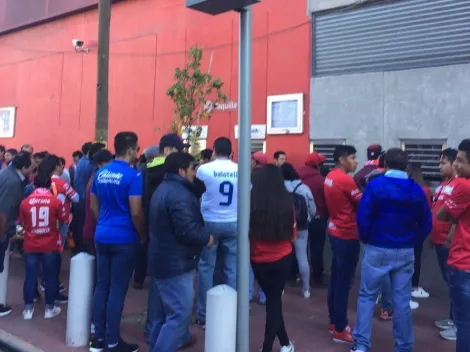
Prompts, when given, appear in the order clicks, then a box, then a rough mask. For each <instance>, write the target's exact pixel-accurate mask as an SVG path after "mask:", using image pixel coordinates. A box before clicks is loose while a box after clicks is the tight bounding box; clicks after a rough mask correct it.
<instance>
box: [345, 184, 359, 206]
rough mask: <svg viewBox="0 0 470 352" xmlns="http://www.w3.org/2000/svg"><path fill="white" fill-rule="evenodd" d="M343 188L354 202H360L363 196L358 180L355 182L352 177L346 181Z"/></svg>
mask: <svg viewBox="0 0 470 352" xmlns="http://www.w3.org/2000/svg"><path fill="white" fill-rule="evenodd" d="M343 189H344V191H345V192H346V194H347V195H348V197H349V199H350V200H351V202H352V203H353V204H355V205H357V204H359V201H360V200H361V198H362V192H361V190H360V189H359V188H358V187H357V185H356V182H354V179H353V178H352V177H351V178H350V179H348V181H347V182H345V183H344V186H343Z"/></svg>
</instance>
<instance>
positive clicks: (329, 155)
mask: <svg viewBox="0 0 470 352" xmlns="http://www.w3.org/2000/svg"><path fill="white" fill-rule="evenodd" d="M344 144H346V140H344V139H336V140H330V141H328V140H321V141H320V140H318V141H312V142H311V144H310V146H311V148H310V149H311V150H312V152H313V151H315V152H318V153H320V154H323V155H324V156H325V157H326V161H325V166H328V167H329V168H332V167H334V166H335V161H334V160H333V152H334V151H335V148H336V147H337V146H338V145H344Z"/></svg>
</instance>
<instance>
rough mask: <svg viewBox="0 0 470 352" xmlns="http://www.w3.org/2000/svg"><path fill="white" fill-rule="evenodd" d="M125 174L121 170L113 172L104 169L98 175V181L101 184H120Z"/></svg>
mask: <svg viewBox="0 0 470 352" xmlns="http://www.w3.org/2000/svg"><path fill="white" fill-rule="evenodd" d="M123 176H124V175H123V174H122V173H120V172H112V171H109V170H103V171H102V172H101V173H100V174H99V175H98V179H97V181H98V183H101V184H112V185H120V184H121V180H122V177H123Z"/></svg>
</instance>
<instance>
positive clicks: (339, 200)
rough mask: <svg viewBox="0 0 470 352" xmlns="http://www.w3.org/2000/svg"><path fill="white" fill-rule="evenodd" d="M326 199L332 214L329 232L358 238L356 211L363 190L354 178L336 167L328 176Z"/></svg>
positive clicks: (350, 238)
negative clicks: (358, 186)
mask: <svg viewBox="0 0 470 352" xmlns="http://www.w3.org/2000/svg"><path fill="white" fill-rule="evenodd" d="M324 189H325V201H326V206H327V208H328V213H329V214H330V222H329V224H328V233H329V234H330V235H332V236H334V237H338V238H341V239H343V240H357V239H358V237H357V224H356V213H357V206H358V203H359V200H360V199H361V197H362V192H361V191H360V190H359V188H357V185H356V182H355V181H354V179H353V178H352V177H351V176H349V175H348V174H347V173H345V172H344V171H342V170H340V169H338V168H335V169H333V170H332V171H330V173H329V174H328V175H327V176H326V179H325V184H324Z"/></svg>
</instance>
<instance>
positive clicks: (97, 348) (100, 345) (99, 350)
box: [88, 338, 106, 352]
mask: <svg viewBox="0 0 470 352" xmlns="http://www.w3.org/2000/svg"><path fill="white" fill-rule="evenodd" d="M88 346H89V350H88V351H90V352H103V350H104V349H105V348H106V344H105V343H104V340H98V339H96V338H93V339H92V340H91V341H90V344H89V345H88Z"/></svg>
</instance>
